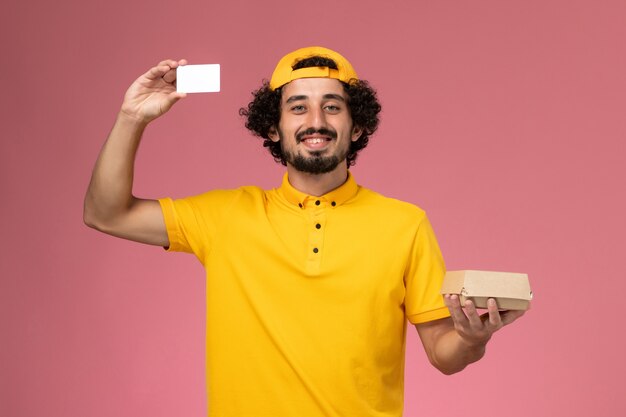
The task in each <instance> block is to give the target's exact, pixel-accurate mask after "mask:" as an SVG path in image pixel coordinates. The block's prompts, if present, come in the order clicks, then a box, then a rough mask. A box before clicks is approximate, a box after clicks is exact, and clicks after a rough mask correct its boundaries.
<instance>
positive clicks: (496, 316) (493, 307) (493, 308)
mask: <svg viewBox="0 0 626 417" xmlns="http://www.w3.org/2000/svg"><path fill="white" fill-rule="evenodd" d="M487 311H488V312H489V313H488V314H489V324H490V325H491V326H493V327H495V328H496V329H499V328H500V327H502V325H503V324H502V317H500V312H499V311H498V305H497V304H496V300H494V299H493V298H490V299H488V300H487Z"/></svg>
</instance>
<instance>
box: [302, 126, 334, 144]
mask: <svg viewBox="0 0 626 417" xmlns="http://www.w3.org/2000/svg"><path fill="white" fill-rule="evenodd" d="M316 133H317V134H319V135H322V136H328V137H330V138H332V139H337V132H335V131H334V130H330V129H326V128H324V127H322V128H320V129H315V128H313V127H310V128H308V129H306V130H303V131H302V132H298V133H296V142H297V143H300V142H302V138H303V137H305V136H310V135H314V134H316Z"/></svg>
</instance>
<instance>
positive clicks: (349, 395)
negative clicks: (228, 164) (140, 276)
mask: <svg viewBox="0 0 626 417" xmlns="http://www.w3.org/2000/svg"><path fill="white" fill-rule="evenodd" d="M160 203H161V207H162V209H163V213H164V216H165V223H166V226H167V232H168V236H169V240H170V248H169V249H170V250H173V251H185V252H190V253H194V254H195V255H196V256H197V257H198V259H199V260H200V262H202V263H203V265H204V266H205V268H206V273H207V276H206V297H207V320H206V323H207V334H206V345H207V346H206V349H207V350H206V366H207V389H208V401H209V405H208V408H209V415H210V416H211V417H235V416H236V417H296V416H297V417H322V416H323V417H339V416H343V417H366V416H372V417H373V416H380V417H382V416H386V417H387V416H394V417H398V416H400V415H401V414H402V407H403V391H404V356H405V352H404V347H405V336H406V329H407V319H408V320H409V321H410V322H411V323H422V322H426V321H430V320H435V319H439V318H443V317H447V316H448V315H449V313H448V310H447V308H446V307H445V306H444V304H443V299H442V297H441V295H439V289H440V288H441V281H442V279H443V275H444V264H443V260H442V257H441V253H440V251H439V247H438V245H437V241H436V239H435V236H434V234H433V231H432V229H431V226H430V224H429V222H428V219H427V218H426V215H425V213H424V211H422V210H421V209H419V208H418V207H416V206H414V205H411V204H408V203H405V202H401V201H398V200H394V199H390V198H386V197H383V196H381V195H380V194H377V193H375V192H373V191H370V190H368V189H365V188H363V187H360V186H358V185H357V184H356V182H355V181H354V179H353V178H352V176H351V175H350V176H349V177H348V180H347V181H346V182H345V183H344V184H343V185H342V186H341V187H339V188H337V189H336V190H333V191H331V192H330V193H328V194H326V195H324V196H322V197H312V196H307V195H305V194H303V193H301V192H299V191H297V190H296V189H294V188H293V187H292V186H291V185H290V184H289V181H288V179H287V175H285V178H284V179H283V183H282V185H281V187H280V188H278V189H274V190H270V191H266V190H262V189H260V188H257V187H242V188H239V189H236V190H227V191H222V190H216V191H210V192H208V193H205V194H202V195H199V196H195V197H190V198H185V199H181V200H175V201H173V200H171V199H167V198H166V199H162V200H160Z"/></svg>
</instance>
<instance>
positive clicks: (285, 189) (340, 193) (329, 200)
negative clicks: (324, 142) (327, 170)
mask: <svg viewBox="0 0 626 417" xmlns="http://www.w3.org/2000/svg"><path fill="white" fill-rule="evenodd" d="M358 190H359V186H358V185H357V183H356V181H355V180H354V177H353V176H352V174H351V173H350V171H348V179H347V180H346V182H344V183H343V184H341V185H340V186H339V187H337V188H335V189H334V190H332V191H330V192H328V193H326V194H324V195H323V196H320V197H316V196H311V195H308V194H305V193H303V192H301V191H298V190H296V189H295V188H293V186H292V185H291V184H290V183H289V178H288V176H287V173H285V175H284V176H283V183H282V184H281V186H280V188H279V189H278V191H279V193H280V194H281V195H282V196H283V198H285V200H287V201H288V202H289V203H290V204H293V205H295V206H297V207H300V208H304V207H307V205H308V204H315V205H317V206H319V205H321V204H322V203H324V205H330V206H331V207H339V206H340V205H342V204H343V203H345V202H346V201H348V200H349V199H351V198H352V197H354V196H355V195H356V193H357V192H358Z"/></svg>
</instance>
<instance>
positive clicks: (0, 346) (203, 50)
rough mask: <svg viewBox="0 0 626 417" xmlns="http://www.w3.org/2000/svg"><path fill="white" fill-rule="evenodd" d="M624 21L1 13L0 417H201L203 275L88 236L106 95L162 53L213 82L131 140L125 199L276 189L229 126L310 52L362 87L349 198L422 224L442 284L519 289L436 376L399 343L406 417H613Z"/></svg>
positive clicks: (405, 12)
mask: <svg viewBox="0 0 626 417" xmlns="http://www.w3.org/2000/svg"><path fill="white" fill-rule="evenodd" d="M625 16H626V5H625V3H624V2H623V1H619V0H614V1H591V0H589V1H576V0H574V1H571V0H567V1H566V0H563V1H553V0H548V1H546V0H525V1H521V0H520V1H500V0H491V1H421V0H420V1H397V2H387V3H384V2H381V1H363V0H360V1H356V0H344V1H337V0H335V1H327V0H318V1H315V2H309V3H306V4H305V3H294V2H281V1H258V2H253V1H247V2H246V1H242V0H231V1H228V2H210V1H202V2H200V1H197V2H194V1H181V2H178V3H173V2H165V1H155V2H151V3H148V2H145V3H139V2H129V1H120V0H111V1H106V2H85V1H78V0H75V1H69V0H64V1H63V0H61V1H54V2H49V1H43V0H35V1H24V2H18V1H16V0H9V1H8V2H5V3H4V4H3V11H2V17H0V19H1V20H2V22H0V23H2V25H1V26H0V30H1V31H2V33H1V39H2V41H1V42H2V44H3V46H2V50H3V54H2V55H3V58H4V62H3V65H2V70H1V73H2V84H3V89H2V90H3V91H2V94H1V98H0V100H1V105H2V107H1V108H0V110H1V113H0V114H1V117H2V139H1V142H0V187H1V188H0V195H1V196H2V197H1V198H2V205H1V208H0V210H1V216H0V222H1V223H0V230H1V232H0V233H2V239H1V243H0V245H1V250H0V261H1V262H0V279H1V281H0V298H1V299H0V326H1V327H0V338H1V339H2V340H1V343H0V361H1V362H0V367H1V368H0V415H2V416H4V417H22V416H24V417H30V416H48V417H57V416H58V417H61V416H64V417H65V416H76V417H78V416H81V417H82V416H91V417H100V416H103V417H104V416H118V417H125V416H143V415H146V416H147V415H149V416H152V417H158V416H172V415H177V416H203V415H205V412H206V404H205V394H204V359H203V354H204V350H203V349H204V345H203V344H204V327H203V326H204V317H203V314H204V294H203V291H204V283H203V271H202V268H201V266H200V265H199V264H198V263H197V262H196V261H195V258H194V257H192V256H185V255H166V254H164V253H162V252H163V251H162V250H161V249H159V248H156V247H148V246H142V245H139V244H135V243H132V242H126V241H121V240H117V239H114V238H112V237H108V236H105V235H102V234H99V233H96V232H95V231H93V230H91V229H88V228H87V227H85V226H84V225H83V223H82V200H83V195H84V191H85V189H86V186H87V183H88V180H89V175H90V172H91V169H92V166H93V163H94V161H95V159H96V155H97V153H98V150H99V148H100V147H101V145H102V143H103V141H104V139H105V137H106V135H107V133H108V130H109V129H110V127H111V126H112V123H113V120H114V118H115V114H116V111H117V109H118V108H119V105H120V103H121V99H122V96H123V93H124V91H125V90H126V88H127V87H128V85H129V84H130V83H131V82H132V81H133V80H134V79H135V78H136V77H137V76H138V75H140V74H141V73H142V72H144V71H145V70H147V69H148V68H149V67H150V66H152V65H153V64H155V63H156V62H158V61H159V60H161V59H164V58H170V57H171V58H182V57H184V58H187V59H189V61H190V62H191V63H220V64H222V77H223V78H222V90H223V91H222V92H221V93H220V94H212V95H209V94H202V95H194V96H191V97H189V98H188V99H186V100H185V101H183V102H181V103H179V104H178V105H177V106H176V107H175V108H174V109H173V110H172V111H171V112H170V113H169V114H168V115H167V117H164V118H162V119H159V120H158V121H157V122H155V123H154V124H153V125H152V126H151V127H149V129H148V131H147V133H146V135H145V138H144V139H145V140H144V143H143V146H142V148H141V150H140V154H139V157H138V161H137V178H136V187H135V191H136V193H137V194H138V195H140V196H145V197H160V196H167V195H169V196H174V197H181V196H184V195H188V194H194V193H199V192H202V191H204V190H206V189H211V188H215V187H236V186H239V185H244V184H258V185H261V186H264V187H273V186H276V185H277V184H279V181H280V176H281V174H282V167H281V166H279V165H275V164H274V163H273V162H272V161H271V159H270V156H269V154H267V153H266V151H265V150H264V149H262V147H261V144H260V141H258V140H257V139H255V138H252V137H250V136H249V135H248V133H247V131H246V130H245V129H244V127H243V123H242V120H241V118H240V117H239V116H238V114H237V111H238V109H239V107H240V106H242V105H245V104H246V103H247V102H248V100H249V98H250V92H251V91H252V90H253V89H255V88H257V87H258V86H259V85H260V82H261V79H262V78H266V77H269V75H270V73H271V71H272V69H273V67H274V65H275V63H276V62H277V60H278V59H279V58H280V57H281V56H282V55H283V54H284V53H286V52H289V51H291V50H292V49H295V48H298V47H301V46H306V45H312V44H320V45H325V46H328V47H331V48H334V49H337V50H339V51H341V52H342V53H343V54H344V55H346V56H347V57H348V58H349V59H350V60H351V61H352V63H353V64H354V65H355V67H356V69H357V71H358V72H359V74H360V75H361V76H362V77H363V78H365V79H368V80H370V81H371V82H372V84H373V85H374V86H375V87H376V88H377V89H378V90H379V95H380V99H381V101H382V103H383V108H384V110H383V114H382V126H381V128H380V130H379V132H378V134H377V135H376V136H375V137H374V139H373V140H372V142H371V145H370V147H369V148H368V149H366V150H365V151H364V152H363V154H362V157H361V158H360V160H359V161H358V164H357V166H356V167H355V168H354V170H353V172H354V173H355V176H356V178H357V180H358V182H359V183H361V184H362V185H365V186H368V187H371V188H373V189H376V190H378V191H380V192H382V193H384V194H387V195H389V196H393V197H397V198H401V199H403V200H407V201H410V202H413V203H416V204H418V205H420V206H422V207H423V208H425V209H426V210H427V211H428V213H429V215H430V218H431V220H432V222H433V224H434V227H435V230H436V232H437V234H438V237H439V240H440V244H441V246H442V249H443V251H444V255H445V256H446V260H447V264H448V268H449V269H469V268H474V269H490V270H504V271H519V272H527V273H528V274H529V276H530V278H531V283H532V286H533V290H534V292H535V295H536V297H535V302H534V304H533V309H532V310H531V312H529V314H527V315H526V316H525V317H524V318H523V319H522V320H521V321H519V322H517V323H515V324H514V325H512V326H510V327H508V328H505V329H504V330H502V331H501V332H500V333H499V334H497V335H496V336H495V337H494V339H493V340H492V342H491V343H490V345H489V348H488V353H487V356H486V357H485V358H484V359H483V360H482V361H481V362H479V363H477V364H474V365H472V366H470V367H469V368H468V369H466V370H465V371H464V372H462V373H461V374H457V375H454V376H451V377H446V376H443V375H440V374H438V373H437V372H436V371H435V370H434V369H433V368H431V367H430V365H429V364H428V363H427V361H426V358H425V355H424V353H423V352H422V350H421V346H420V345H419V341H418V339H417V336H416V333H415V331H414V330H412V329H410V330H411V331H410V338H409V341H408V351H409V353H408V363H407V384H406V412H405V415H406V416H410V417H412V416H435V415H436V416H438V417H439V416H444V417H445V416H459V415H461V413H463V415H466V416H467V415H470V416H471V415H491V414H493V413H496V414H505V415H507V416H508V417H518V416H524V417H527V416H555V415H567V416H618V415H626V406H625V405H624V402H623V396H624V395H623V394H624V383H623V375H624V373H625V371H626V366H625V362H626V361H625V360H624V352H625V350H626V349H625V348H626V346H625V343H624V338H623V333H624V328H625V327H624V319H623V310H622V308H621V305H620V303H622V302H623V299H624V292H625V290H626V284H625V282H626V279H624V265H623V264H621V262H622V261H623V260H624V256H625V255H626V251H625V250H624V249H625V246H626V245H625V244H624V238H625V236H626V221H625V215H626V197H625V192H624V188H625V187H624V183H625V179H626V168H625V165H626V164H625V162H626V146H625V139H626V122H625V120H626V118H625V115H624V111H625V109H626V98H625V97H626V94H625V93H626V47H625V45H626V20H625ZM620 190H621V191H620ZM505 410H506V411H505Z"/></svg>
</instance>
